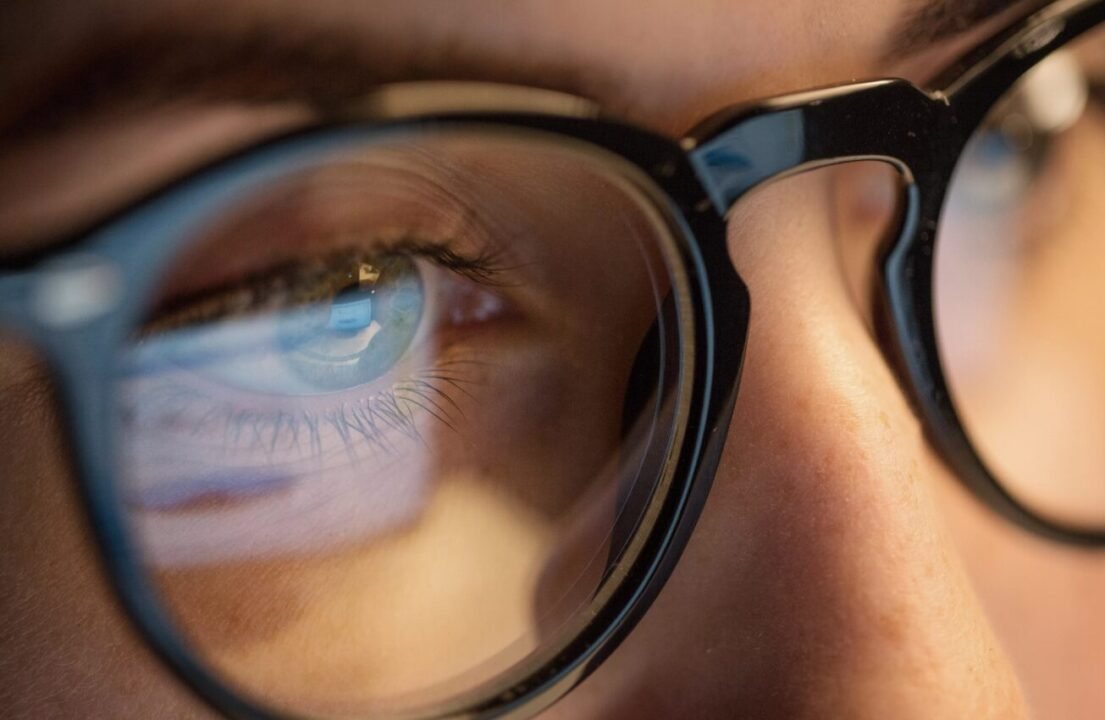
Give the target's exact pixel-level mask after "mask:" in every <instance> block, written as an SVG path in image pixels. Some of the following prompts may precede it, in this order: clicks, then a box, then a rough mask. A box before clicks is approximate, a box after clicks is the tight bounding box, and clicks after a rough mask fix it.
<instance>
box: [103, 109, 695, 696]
mask: <svg viewBox="0 0 1105 720" xmlns="http://www.w3.org/2000/svg"><path fill="white" fill-rule="evenodd" d="M675 242H676V241H675V239H674V238H673V237H672V236H671V234H670V232H669V230H668V225H667V223H666V221H665V220H664V219H663V217H662V216H661V215H660V214H659V212H658V211H657V209H656V208H655V206H654V205H653V204H652V202H651V201H650V200H649V199H648V198H647V197H646V196H645V195H644V193H643V192H642V191H641V190H639V189H638V185H637V184H636V180H633V179H631V178H630V176H629V174H627V171H625V169H624V168H622V167H621V166H620V165H619V164H618V161H612V160H610V159H609V158H606V157H604V156H600V155H598V154H597V152H596V151H594V150H589V149H585V148H582V147H577V146H575V145H572V144H570V143H567V142H565V141H557V140H553V139H550V138H548V137H546V136H542V135H536V134H535V135H532V136H531V135H525V134H508V133H505V132H490V131H475V130H470V131H462V130H452V131H448V130H443V129H437V130H434V131H428V132H411V133H408V134H397V135H388V136H382V137H381V138H380V139H377V140H374V141H365V142H364V143H362V144H360V145H358V146H357V147H355V148H353V149H350V150H347V151H345V152H341V153H336V154H332V155H328V156H326V157H323V158H320V159H319V162H318V163H317V165H315V166H312V167H310V168H308V169H307V170H300V171H297V172H295V173H292V174H290V175H288V176H286V177H283V178H281V179H279V180H275V181H272V182H271V183H270V184H269V185H267V186H265V187H262V188H259V189H257V190H256V191H253V192H251V193H249V194H248V196H246V197H243V198H241V199H240V200H239V201H236V202H235V203H233V204H232V207H231V208H230V209H228V210H227V211H225V212H223V213H222V214H221V215H220V216H219V217H216V218H212V219H211V220H210V222H208V223H206V225H205V229H204V230H203V231H202V232H201V233H200V234H199V235H198V236H197V237H195V238H194V240H192V241H191V242H189V243H188V244H187V247H185V248H184V249H183V250H182V251H181V254H180V255H179V256H178V257H177V258H175V259H174V261H173V262H172V263H170V265H169V267H168V269H167V273H166V276H165V277H164V278H163V280H162V282H160V283H159V284H158V296H157V297H155V298H153V299H152V300H151V302H150V305H149V311H148V313H147V316H146V317H145V319H144V320H143V321H142V322H141V323H140V324H139V326H138V327H137V328H136V329H135V332H134V334H133V337H132V340H131V342H130V344H129V345H128V346H127V347H126V348H124V349H123V350H122V351H121V353H120V357H119V362H118V374H117V390H118V413H117V415H118V423H119V435H120V444H119V457H120V458H121V462H122V464H123V466H124V467H123V487H122V491H123V492H122V495H123V497H124V498H125V500H126V503H127V507H126V508H125V512H126V513H127V516H128V518H129V523H130V526H131V527H132V528H133V532H134V534H135V537H136V538H137V542H138V544H139V546H140V548H141V551H142V554H143V557H144V561H145V563H146V567H147V571H148V573H149V574H150V576H151V578H152V579H153V582H154V584H155V586H156V588H157V591H158V593H159V594H160V597H161V598H162V600H163V602H164V604H165V607H166V609H167V610H168V612H169V614H170V616H171V617H172V618H173V619H174V622H175V623H176V624H177V627H178V628H179V631H180V633H181V635H182V636H183V637H184V639H185V640H186V642H187V643H188V644H189V645H190V646H192V648H193V649H194V651H195V652H196V654H197V655H198V656H199V657H200V658H201V659H202V661H203V662H204V663H206V664H207V665H208V666H209V667H210V668H211V669H212V670H213V671H214V672H215V673H216V674H217V675H219V676H220V677H222V678H224V679H225V680H226V682H228V683H230V684H231V685H232V686H233V687H235V688H237V689H239V690H240V691H241V692H243V693H244V694H245V695H247V696H249V697H252V698H255V699H256V700H257V701H259V702H262V703H265V704H268V705H273V706H276V707H278V708H281V709H284V710H290V711H292V712H295V713H299V714H308V715H317V714H324V715H328V716H335V715H336V716H364V715H366V714H373V715H374V716H375V715H377V714H380V713H383V714H389V713H392V712H397V713H402V712H411V711H416V710H419V709H424V708H426V707H428V706H430V705H434V704H437V703H442V702H447V701H449V700H450V699H453V698H455V697H457V696H459V695H463V694H466V693H471V692H473V691H474V689H476V688H478V687H481V686H483V685H486V684H488V683H496V682H506V680H504V678H505V679H509V678H511V677H512V675H511V672H512V671H513V670H515V669H516V668H518V667H519V666H520V665H521V664H522V663H524V662H527V661H529V660H531V659H533V658H536V657H545V656H547V655H548V654H550V653H553V652H555V651H556V649H557V648H558V647H559V646H560V644H562V643H563V642H565V641H566V639H568V638H570V637H571V636H572V634H573V633H574V632H575V631H576V629H577V628H578V627H579V626H580V625H581V623H585V622H586V621H587V619H588V617H590V612H592V610H590V609H589V608H591V607H592V604H593V603H595V602H600V600H599V599H598V598H601V597H602V596H603V593H604V592H606V591H605V590H604V587H605V585H604V584H605V583H610V582H616V581H618V579H619V577H620V576H619V574H618V572H616V570H615V569H616V567H617V564H618V562H620V561H621V559H622V558H623V554H624V553H625V552H627V548H629V547H631V540H632V538H633V537H634V536H635V533H636V532H637V531H638V526H639V523H640V520H641V517H642V514H643V513H644V510H645V508H646V507H647V506H648V503H649V502H650V501H652V500H653V499H654V493H655V492H656V489H657V487H658V485H659V483H660V482H661V479H662V477H663V471H664V468H663V460H662V459H663V458H664V457H666V456H667V455H668V450H669V448H670V446H671V444H672V443H673V442H675V441H676V439H677V437H678V434H679V432H680V427H681V425H680V423H681V420H680V419H679V412H680V408H681V407H682V402H683V401H682V400H681V398H682V393H683V392H685V381H684V374H685V373H686V367H685V361H684V358H683V354H682V353H683V352H684V348H686V347H688V345H689V344H690V339H691V338H690V335H689V333H690V330H689V328H685V327H682V326H681V325H680V324H679V323H680V321H679V318H680V317H686V314H685V313H683V314H681V313H680V312H679V304H680V303H681V302H684V301H685V300H684V299H683V298H684V297H685V292H686V291H685V289H681V288H685V287H686V283H685V280H684V279H682V278H683V276H682V270H681V269H680V268H679V265H678V262H677V260H676V258H677V251H676V248H675ZM680 293H684V294H683V295H681V294H680Z"/></svg>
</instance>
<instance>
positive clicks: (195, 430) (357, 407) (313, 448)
mask: <svg viewBox="0 0 1105 720" xmlns="http://www.w3.org/2000/svg"><path fill="white" fill-rule="evenodd" d="M473 362H475V361H471V360H457V359H453V360H446V361H443V362H441V363H438V364H435V365H432V366H430V367H428V368H426V369H424V370H422V371H419V372H416V373H413V374H411V375H409V376H407V377H406V378H404V379H403V380H400V381H398V382H396V383H394V384H393V385H392V386H391V387H390V388H388V389H385V390H381V391H379V392H377V393H375V394H373V395H371V396H369V397H366V398H360V399H356V400H353V401H343V402H341V403H340V404H339V405H338V406H337V407H334V408H331V409H328V410H322V411H312V410H303V409H301V410H297V411H295V412H288V411H284V410H281V411H276V412H266V411H255V410H246V409H240V408H238V409H235V408H232V407H230V406H217V407H212V408H211V409H209V410H207V411H205V412H203V413H202V414H200V415H199V417H198V418H197V419H196V420H195V421H194V422H193V423H192V427H191V430H190V433H189V434H190V435H191V436H192V437H197V436H199V435H201V434H204V433H207V434H211V430H212V426H211V425H210V423H212V422H215V423H219V424H221V425H222V428H221V433H219V434H220V435H221V437H222V443H223V446H222V448H220V449H219V451H221V452H227V453H239V452H245V453H250V452H260V453H262V454H263V455H264V456H265V457H266V459H269V460H272V459H274V458H275V457H276V456H277V455H278V454H283V453H286V452H293V453H297V454H298V453H302V457H303V458H308V459H311V458H320V457H322V456H324V455H326V454H327V453H329V452H331V451H333V449H334V448H333V447H328V446H326V440H324V438H328V439H331V440H332V439H333V438H337V439H339V440H340V448H342V449H344V450H346V451H347V452H348V451H350V450H352V449H354V448H355V447H357V446H359V445H363V444H367V445H368V446H369V447H370V448H372V449H373V450H374V451H382V452H385V453H389V454H392V453H394V452H396V451H397V450H398V448H397V447H396V444H395V442H394V441H395V440H396V439H398V437H399V436H402V437H405V438H407V439H409V440H412V441H415V442H419V443H424V442H425V440H424V438H423V437H422V434H421V431H420V430H419V428H418V420H419V418H420V417H421V416H422V415H425V416H428V417H430V418H432V419H434V420H436V421H437V422H439V423H440V424H442V425H443V426H445V427H446V428H448V429H449V430H450V431H452V432H459V430H460V429H461V423H462V422H463V421H464V420H465V417H464V413H463V411H462V410H461V407H460V404H459V403H458V401H457V398H456V397H455V395H457V394H462V395H466V396H468V397H472V393H471V392H470V390H469V388H470V387H471V386H472V385H474V384H476V383H475V381H473V380H472V379H470V378H467V377H465V374H464V372H463V367H464V366H465V365H468V364H472V363H473ZM198 400H199V398H195V397H193V398H192V399H191V402H195V401H198ZM188 409H190V408H187V407H181V408H179V409H178V410H177V411H176V414H177V415H180V414H183V413H184V412H186V411H187V410H188ZM326 429H329V430H332V431H333V432H326V431H325V430H326Z"/></svg>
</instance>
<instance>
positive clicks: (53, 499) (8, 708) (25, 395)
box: [0, 344, 210, 720]
mask: <svg viewBox="0 0 1105 720" xmlns="http://www.w3.org/2000/svg"><path fill="white" fill-rule="evenodd" d="M40 373H41V369H40V368H38V367H36V366H35V365H34V364H33V361H32V359H31V358H30V357H29V356H28V355H27V354H25V353H24V352H22V351H21V350H19V349H17V348H14V347H12V346H10V345H6V344H4V345H0V401H2V402H3V406H4V408H5V412H4V414H3V416H2V417H0V437H3V438H4V450H3V452H2V453H0V477H3V478H4V479H5V481H4V486H5V487H4V498H3V503H0V548H2V550H0V588H2V590H0V618H2V619H3V627H4V628H5V630H4V639H3V643H2V647H3V652H2V655H0V675H2V676H3V678H4V686H5V689H4V697H5V701H4V703H5V712H6V713H11V714H12V716H13V717H48V716H60V717H90V716H93V715H104V716H110V717H117V718H133V719H135V720H137V719H138V718H148V717H157V716H166V715H171V716H172V717H180V718H200V717H210V715H209V714H208V713H207V712H206V711H205V710H204V709H203V708H202V707H200V706H199V705H198V703H197V701H196V700H195V699H194V697H193V696H192V695H191V694H190V693H188V692H187V691H186V690H184V689H183V687H181V686H180V685H179V684H178V683H177V682H176V681H175V680H173V679H172V678H171V677H169V676H168V674H167V673H166V672H165V671H164V670H163V669H162V666H161V665H160V663H159V662H158V661H156V660H155V659H154V658H153V657H151V656H150V654H149V652H148V651H147V650H146V649H145V647H144V646H143V645H142V644H141V642H140V641H139V640H138V639H137V637H136V636H135V633H134V632H133V630H132V628H131V627H130V626H129V624H128V623H127V622H126V621H125V620H124V618H123V616H122V614H121V612H120V611H119V608H118V605H117V604H116V601H115V598H113V597H112V596H111V594H110V590H109V589H108V587H107V583H106V582H105V579H104V575H103V572H102V564H101V562H100V559H99V557H98V556H97V555H96V554H95V553H94V551H93V546H92V539H91V537H90V535H89V533H88V528H87V525H86V521H85V518H84V516H83V514H84V510H83V508H82V507H81V506H80V503H79V501H78V499H77V497H76V493H75V488H76V484H75V482H74V480H73V478H72V476H71V473H70V472H69V469H68V466H67V462H66V451H65V447H64V445H63V444H62V434H61V431H60V428H61V425H60V421H59V419H58V417H57V415H56V413H55V412H54V411H53V405H52V404H53V397H52V392H51V390H50V387H49V384H48V382H47V381H46V379H45V378H44V377H43V376H42V375H41V374H40Z"/></svg>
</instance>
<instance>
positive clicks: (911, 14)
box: [884, 0, 1052, 57]
mask: <svg viewBox="0 0 1105 720" xmlns="http://www.w3.org/2000/svg"><path fill="white" fill-rule="evenodd" d="M1050 2H1052V0H1014V1H1013V2H1010V0H920V1H919V2H914V3H913V7H911V8H910V9H909V10H907V11H906V13H905V14H904V15H903V16H902V18H901V20H900V21H899V22H898V26H897V27H896V28H895V29H894V31H893V32H892V33H891V34H890V40H889V42H888V43H887V46H886V52H885V53H884V54H885V55H887V56H889V57H894V56H901V55H909V54H912V53H915V52H918V51H920V50H924V49H925V48H928V47H930V46H932V45H934V44H936V43H939V42H942V41H944V40H948V39H951V38H953V37H955V36H956V35H959V34H960V33H963V32H966V31H967V30H970V29H971V28H972V27H974V26H976V25H978V24H979V23H981V22H984V21H986V20H990V19H993V18H995V17H997V16H999V15H1001V14H1003V13H1006V12H1009V11H1010V10H1013V9H1014V8H1018V7H1019V8H1021V11H1022V12H1028V11H1032V10H1036V9H1038V8H1040V7H1043V6H1045V5H1048V4H1050Z"/></svg>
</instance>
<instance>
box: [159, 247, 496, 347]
mask: <svg viewBox="0 0 1105 720" xmlns="http://www.w3.org/2000/svg"><path fill="white" fill-rule="evenodd" d="M453 244H454V243H453V242H451V241H428V240H424V239H420V238H415V237H411V236H403V237H400V238H398V239H396V240H392V241H390V242H381V243H380V247H379V248H375V247H374V248H372V249H371V250H365V251H360V250H349V249H340V250H335V251H333V252H331V253H329V254H328V255H327V256H326V259H325V261H324V262H325V267H327V268H328V269H332V268H333V267H335V266H336V265H337V264H338V262H339V261H341V260H343V259H344V260H346V261H348V259H349V253H350V252H360V253H363V255H365V256H366V257H381V256H386V255H406V256H408V257H412V258H414V257H420V258H425V259H427V260H429V261H431V262H433V263H434V264H436V265H437V266H439V267H441V268H443V269H445V270H449V271H451V272H453V273H455V274H456V275H458V276H460V277H462V278H464V279H466V280H470V281H472V282H474V283H477V284H479V285H484V286H488V287H503V286H504V285H503V283H502V282H501V281H500V280H499V276H500V275H501V273H503V272H504V271H505V270H508V269H509V268H508V267H506V266H505V265H503V264H502V258H501V253H500V252H498V251H496V250H491V249H481V250H480V251H479V252H477V253H475V254H472V255H468V254H461V253H459V252H457V251H456V250H454V249H453V248H452V245H453ZM310 259H312V260H313V259H315V258H310ZM297 274H302V269H301V268H300V266H299V264H297V263H296V262H295V261H292V262H288V263H284V264H281V265H279V266H276V267H275V268H272V269H270V270H262V271H257V272H254V273H251V274H250V275H248V276H246V277H243V278H241V279H239V280H237V281H236V282H233V283H225V284H224V288H225V289H223V288H219V289H215V290H213V291H200V292H198V293H191V294H188V295H184V296H178V297H175V298H171V299H170V300H169V301H168V302H164V303H162V305H161V307H159V308H158V309H157V310H156V311H155V313H154V316H153V318H152V319H151V320H149V321H148V322H146V323H144V324H143V325H142V327H141V328H140V329H139V332H138V340H139V342H140V341H141V339H142V338H144V337H146V336H149V335H153V334H156V333H158V332H164V331H166V330H172V329H175V328H177V327H180V326H183V325H189V324H192V323H197V322H210V321H213V320H221V319H223V318H226V317H230V316H232V315H246V314H248V313H250V312H252V311H256V310H259V309H262V308H265V307H267V303H268V302H270V301H271V299H272V297H273V296H274V295H276V294H278V292H279V290H280V285H281V284H283V283H287V282H288V280H289V278H294V277H295V276H296V275H297ZM243 293H252V295H251V296H249V297H246V296H244V295H243Z"/></svg>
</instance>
